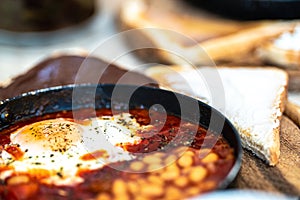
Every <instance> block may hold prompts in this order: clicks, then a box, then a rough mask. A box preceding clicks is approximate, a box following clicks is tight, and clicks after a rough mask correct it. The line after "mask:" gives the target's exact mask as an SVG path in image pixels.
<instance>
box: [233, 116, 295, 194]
mask: <svg viewBox="0 0 300 200" xmlns="http://www.w3.org/2000/svg"><path fill="white" fill-rule="evenodd" d="M281 122H282V123H281V133H280V145H281V146H280V148H281V154H280V159H279V163H278V164H277V165H276V166H275V167H270V166H268V165H266V164H265V163H264V162H263V161H262V160H260V159H258V158H257V157H255V156H254V155H252V153H251V152H249V151H245V150H244V154H243V161H242V166H241V170H240V172H239V174H238V176H237V178H236V180H235V181H234V182H233V183H232V184H231V185H230V187H232V188H239V189H257V190H264V191H268V192H276V193H284V194H288V195H296V196H300V130H299V128H298V127H297V126H296V125H295V124H294V123H293V122H292V121H291V120H290V119H289V118H288V117H287V116H283V118H282V121H281Z"/></svg>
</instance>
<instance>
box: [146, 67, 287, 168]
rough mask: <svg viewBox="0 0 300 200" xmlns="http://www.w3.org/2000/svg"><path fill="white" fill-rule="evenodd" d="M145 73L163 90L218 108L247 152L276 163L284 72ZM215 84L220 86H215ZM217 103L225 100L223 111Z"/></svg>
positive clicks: (170, 70)
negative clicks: (239, 137)
mask: <svg viewBox="0 0 300 200" xmlns="http://www.w3.org/2000/svg"><path fill="white" fill-rule="evenodd" d="M146 74H147V75H148V76H150V77H152V78H154V79H156V80H157V81H158V82H159V84H160V85H162V87H165V88H169V89H172V90H174V91H177V92H181V93H184V94H188V95H191V96H194V97H197V98H199V99H202V100H205V101H206V102H207V103H208V104H210V105H212V106H213V107H215V108H217V109H219V110H220V111H221V112H223V113H224V114H225V116H226V117H228V118H229V120H230V121H231V122H232V123H233V124H234V126H235V127H236V128H237V130H238V131H239V133H240V136H241V139H242V145H243V146H244V147H245V148H246V149H249V150H251V151H252V152H253V153H254V154H256V155H257V156H258V157H259V158H261V159H263V160H265V161H266V162H267V163H268V164H269V165H271V166H274V165H275V164H276V163H277V162H278V159H279V155H280V141H279V132H280V119H281V116H282V113H283V110H284V106H285V101H286V93H287V84H288V76H287V74H286V72H284V71H283V70H280V69H277V68H271V67H217V68H212V67H202V68H196V69H194V68H192V67H187V66H172V67H167V66H156V67H151V68H148V69H147V70H146ZM219 80H221V81H219ZM218 81H219V84H222V85H221V86H216V85H214V84H216V83H217V82H218ZM208 83H209V84H210V85H209V84H208ZM211 83H212V84H211ZM216 88H218V89H219V90H217V91H216ZM222 88H223V89H222ZM222 90H223V91H222ZM222 92H223V93H224V94H225V95H224V97H223V98H224V99H214V98H220V97H222V95H221V96H220V95H219V96H218V95H215V96H214V94H213V93H215V94H216V93H217V94H222ZM216 100H217V101H219V102H220V101H222V100H223V101H224V104H223V108H218V107H216V106H214V105H213V104H214V102H216ZM219 105H222V104H220V103H219ZM217 106H218V105H217Z"/></svg>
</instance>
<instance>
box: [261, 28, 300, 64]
mask: <svg viewBox="0 0 300 200" xmlns="http://www.w3.org/2000/svg"><path fill="white" fill-rule="evenodd" d="M299 43H300V24H299V25H298V26H296V27H295V29H294V30H293V31H290V32H289V31H287V32H284V33H283V34H281V35H279V36H278V37H276V38H274V39H273V40H270V41H267V42H265V43H263V44H262V45H260V47H258V48H257V55H258V57H260V58H261V59H262V60H263V61H265V62H268V63H271V64H274V65H278V66H281V67H284V68H286V69H293V70H295V69H296V70H299V69H300V45H299Z"/></svg>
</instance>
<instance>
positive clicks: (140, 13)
mask: <svg viewBox="0 0 300 200" xmlns="http://www.w3.org/2000/svg"><path fill="white" fill-rule="evenodd" d="M119 21H120V23H119V24H120V25H121V26H122V28H123V29H134V28H136V29H139V30H138V31H137V33H138V34H139V36H137V34H132V35H129V37H128V40H129V41H131V42H130V44H131V45H132V44H133V45H136V43H140V42H143V43H151V44H152V45H153V46H154V47H156V48H157V49H168V47H172V48H173V49H177V51H178V52H179V53H180V55H184V56H185V58H186V59H187V60H189V61H191V62H193V63H194V64H204V65H207V64H209V61H208V59H207V57H209V58H210V59H212V60H213V61H214V62H216V63H226V62H235V61H240V58H241V57H243V60H247V59H251V61H252V60H253V57H255V56H256V55H255V54H254V53H253V52H254V50H255V48H257V47H258V46H259V45H260V44H261V43H262V42H264V41H266V40H269V39H272V38H273V37H276V36H278V35H279V34H281V33H283V32H285V31H290V30H292V29H293V28H294V26H295V24H297V21H294V20H290V21H276V20H274V21H261V20H258V21H255V22H254V21H253V22H241V21H233V20H228V19H223V18H220V17H216V16H212V15H210V14H207V13H205V12H204V11H202V10H198V9H195V8H193V7H192V6H189V5H187V4H185V3H184V1H179V0H165V1H160V0H128V1H126V2H124V4H123V5H122V6H121V11H120V15H119ZM149 28H151V29H150V30H149ZM153 28H154V29H160V30H162V29H164V30H168V31H156V32H154V31H153ZM170 30H171V31H170ZM172 31H174V32H176V33H177V34H181V35H182V37H176V34H175V33H172ZM130 36H132V38H130ZM138 37H139V38H142V39H140V40H137V38H138ZM199 45H200V47H201V48H199ZM203 50H204V51H203ZM140 52H141V50H140ZM151 54H152V57H153V56H155V57H156V58H157V60H159V61H164V62H168V63H172V64H183V63H184V62H182V59H176V56H174V55H172V54H166V53H165V52H164V51H152V52H151ZM140 55H144V58H145V59H147V58H148V57H149V53H148V54H147V53H140ZM207 55H208V56H207ZM152 59H153V58H152ZM254 60H255V59H254ZM244 62H245V61H244Z"/></svg>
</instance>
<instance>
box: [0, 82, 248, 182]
mask: <svg viewBox="0 0 300 200" xmlns="http://www.w3.org/2000/svg"><path fill="white" fill-rule="evenodd" d="M141 106H142V107H144V108H146V109H149V108H151V109H160V110H161V111H165V112H166V113H168V114H173V115H177V116H181V117H182V118H184V119H186V120H189V121H192V122H195V123H199V124H200V125H202V126H203V127H205V128H207V129H209V130H212V131H215V132H217V133H220V132H221V133H222V134H223V136H224V137H225V138H226V139H227V141H228V142H229V143H230V145H231V146H232V147H233V148H234V150H235V156H236V161H235V164H234V166H233V167H232V169H231V171H230V173H229V174H228V175H227V177H226V179H225V180H224V181H223V182H222V183H220V185H219V188H225V187H227V186H228V185H229V184H230V183H231V182H232V181H233V179H234V178H235V177H236V175H237V173H238V171H239V169H240V165H241V158H242V148H241V142H240V138H239V135H238V132H237V131H236V129H235V128H234V127H233V125H232V124H231V123H230V122H229V121H228V120H227V119H226V118H225V117H224V116H223V115H222V114H220V113H219V112H218V111H216V110H215V109H213V108H212V107H210V106H208V105H207V104H205V103H203V102H200V101H197V100H196V99H193V98H191V97H188V96H184V95H181V94H178V93H174V92H170V91H166V90H162V89H158V88H152V87H146V86H140V87H139V86H132V85H131V86H130V85H114V84H100V85H91V84H84V85H66V86H59V87H53V88H47V89H42V90H37V91H33V92H29V93H25V94H23V95H21V96H17V97H14V98H11V99H7V100H4V101H0V131H2V130H3V129H5V128H8V127H9V126H11V125H13V124H15V123H18V122H20V121H22V120H26V119H30V118H32V117H36V116H41V115H44V114H50V113H55V112H59V111H64V110H72V109H73V110H77V109H80V108H95V109H99V108H111V109H112V110H114V109H124V110H126V109H130V108H136V107H139V108H140V107H141ZM74 117H76V116H74ZM219 128H220V129H219ZM218 129H219V130H218Z"/></svg>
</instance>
